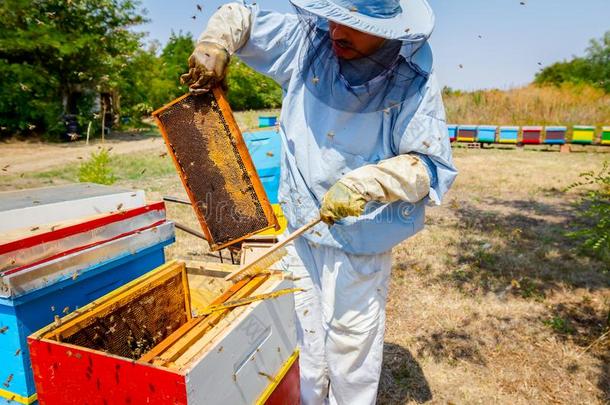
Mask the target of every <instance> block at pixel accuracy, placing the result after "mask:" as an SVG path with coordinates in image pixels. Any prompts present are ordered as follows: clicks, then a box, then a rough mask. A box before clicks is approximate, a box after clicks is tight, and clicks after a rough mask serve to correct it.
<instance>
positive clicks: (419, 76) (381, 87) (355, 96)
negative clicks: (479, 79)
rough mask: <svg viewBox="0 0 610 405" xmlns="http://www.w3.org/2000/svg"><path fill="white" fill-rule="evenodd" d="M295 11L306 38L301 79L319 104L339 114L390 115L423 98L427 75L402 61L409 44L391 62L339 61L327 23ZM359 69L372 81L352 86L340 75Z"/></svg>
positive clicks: (369, 58) (374, 58) (364, 58)
mask: <svg viewBox="0 0 610 405" xmlns="http://www.w3.org/2000/svg"><path fill="white" fill-rule="evenodd" d="M295 10H296V14H297V16H298V18H299V23H300V24H301V25H302V29H303V31H304V36H305V38H304V41H305V44H304V46H302V47H301V51H300V55H299V64H300V66H299V70H300V73H301V78H302V80H303V82H304V83H305V86H306V87H307V89H308V90H309V91H310V92H311V93H312V94H313V95H314V96H315V97H316V98H317V99H318V100H319V101H321V102H322V103H324V104H325V105H327V106H329V107H331V108H334V109H337V110H341V111H349V112H354V113H368V112H375V111H385V112H387V113H389V112H391V111H392V110H393V109H396V108H399V107H400V106H401V105H402V104H403V103H404V102H406V101H409V100H412V99H413V97H421V96H422V92H423V86H424V84H425V83H426V80H427V74H426V73H425V72H422V71H421V70H420V69H418V67H417V66H415V65H413V64H412V63H411V62H410V58H406V57H405V56H406V55H408V53H409V51H410V49H416V48H414V45H413V44H412V43H405V44H402V46H401V47H400V52H397V53H396V54H395V56H394V57H392V58H387V57H386V58H383V59H380V58H379V57H378V55H377V54H376V53H374V54H373V55H370V56H365V55H363V56H362V57H361V58H357V59H354V60H350V61H348V60H340V59H339V58H337V56H336V55H335V53H334V52H333V50H332V39H331V37H330V33H329V26H328V22H327V21H326V20H324V19H322V18H320V17H318V16H316V15H314V14H311V13H309V12H307V11H305V10H302V9H300V8H298V7H295ZM359 68H360V69H363V70H366V71H367V72H364V71H363V72H362V73H363V74H364V75H365V76H366V74H367V73H368V74H369V76H371V77H368V78H367V80H365V81H364V82H363V83H361V84H356V85H354V84H351V83H350V82H349V81H348V80H347V79H346V77H345V75H344V74H343V72H344V71H345V70H347V69H359ZM371 72H372V75H371Z"/></svg>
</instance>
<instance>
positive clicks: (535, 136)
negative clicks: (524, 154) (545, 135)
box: [521, 126, 542, 145]
mask: <svg viewBox="0 0 610 405" xmlns="http://www.w3.org/2000/svg"><path fill="white" fill-rule="evenodd" d="M541 139H542V127H541V126H530V127H523V136H522V137H521V143H523V144H524V145H538V144H540V142H541Z"/></svg>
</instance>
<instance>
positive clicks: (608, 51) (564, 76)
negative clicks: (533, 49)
mask: <svg viewBox="0 0 610 405" xmlns="http://www.w3.org/2000/svg"><path fill="white" fill-rule="evenodd" d="M565 82H570V83H576V84H583V83H587V84H591V85H593V86H595V87H598V88H602V89H604V90H605V91H606V92H607V93H610V31H608V32H606V34H605V35H604V36H603V38H601V39H600V40H596V39H592V40H591V41H590V45H589V47H588V48H587V51H586V55H585V57H581V58H578V57H575V58H573V59H572V60H571V61H568V62H558V63H554V64H552V65H551V66H548V67H546V68H544V69H543V70H542V71H540V72H539V73H538V74H537V75H536V79H535V83H537V84H553V85H560V84H561V83H565Z"/></svg>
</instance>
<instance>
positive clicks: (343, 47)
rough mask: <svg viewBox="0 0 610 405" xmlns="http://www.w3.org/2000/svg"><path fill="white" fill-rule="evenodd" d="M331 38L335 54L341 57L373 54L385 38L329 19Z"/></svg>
mask: <svg viewBox="0 0 610 405" xmlns="http://www.w3.org/2000/svg"><path fill="white" fill-rule="evenodd" d="M328 27H329V30H330V39H331V40H332V44H333V51H334V52H335V55H337V57H339V58H341V59H347V60H350V59H358V58H363V57H365V56H369V55H371V54H372V53H373V52H375V51H376V50H377V49H379V47H380V46H381V45H382V44H383V41H384V39H383V38H380V37H376V36H374V35H371V34H366V33H364V32H360V31H357V30H355V29H353V28H350V27H347V26H345V25H341V24H337V23H335V22H332V21H329V22H328Z"/></svg>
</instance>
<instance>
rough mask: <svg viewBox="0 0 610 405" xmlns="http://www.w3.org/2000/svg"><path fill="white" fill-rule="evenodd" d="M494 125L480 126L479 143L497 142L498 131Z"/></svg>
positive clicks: (478, 129) (478, 131) (478, 128)
mask: <svg viewBox="0 0 610 405" xmlns="http://www.w3.org/2000/svg"><path fill="white" fill-rule="evenodd" d="M497 128H498V127H496V126H494V125H479V126H478V127H477V142H481V143H494V142H495V141H496V129H497Z"/></svg>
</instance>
